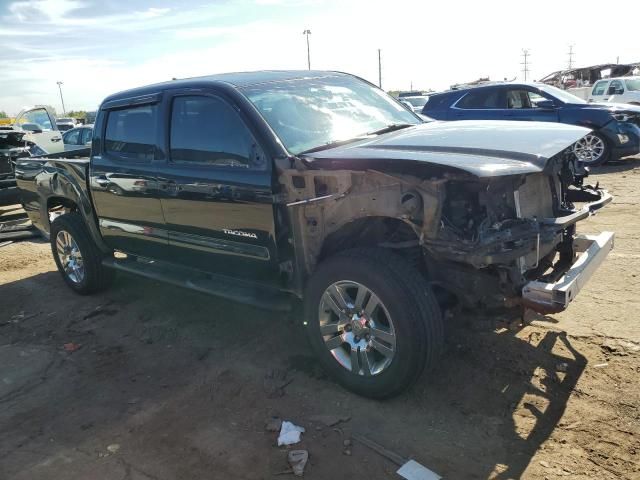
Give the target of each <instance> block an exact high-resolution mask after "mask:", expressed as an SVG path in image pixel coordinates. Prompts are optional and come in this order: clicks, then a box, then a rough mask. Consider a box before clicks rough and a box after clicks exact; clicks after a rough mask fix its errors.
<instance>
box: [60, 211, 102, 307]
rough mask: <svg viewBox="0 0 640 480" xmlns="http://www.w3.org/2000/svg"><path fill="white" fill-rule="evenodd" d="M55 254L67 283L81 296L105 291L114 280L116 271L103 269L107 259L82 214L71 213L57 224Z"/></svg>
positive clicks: (65, 215)
mask: <svg viewBox="0 0 640 480" xmlns="http://www.w3.org/2000/svg"><path fill="white" fill-rule="evenodd" d="M51 251H52V253H53V258H54V259H55V262H56V265H57V266H58V271H59V272H60V274H61V275H62V278H63V279H64V281H65V282H66V283H67V285H69V286H70V287H71V288H72V289H73V290H74V291H75V292H77V293H79V294H81V295H87V294H89V293H94V292H97V291H100V290H103V289H104V288H106V287H107V286H108V285H109V284H110V282H111V280H112V278H113V271H112V270H110V269H108V268H105V267H104V266H103V265H102V260H103V259H104V257H105V255H104V254H103V253H102V252H101V251H100V250H99V249H98V247H97V246H96V245H95V243H94V242H93V240H92V238H91V235H90V233H89V231H88V229H87V227H86V226H85V224H84V221H83V220H82V217H81V216H80V214H78V213H67V214H64V215H61V216H59V217H57V218H56V219H55V220H54V221H53V223H52V224H51Z"/></svg>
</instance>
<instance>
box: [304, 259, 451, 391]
mask: <svg viewBox="0 0 640 480" xmlns="http://www.w3.org/2000/svg"><path fill="white" fill-rule="evenodd" d="M304 307H305V319H306V324H307V334H308V337H309V341H310V343H311V346H312V348H313V350H314V352H315V353H316V355H317V357H318V359H319V360H320V363H321V364H322V366H323V367H324V368H325V369H326V370H327V371H328V373H329V374H330V375H332V376H333V378H335V379H336V380H337V381H338V382H339V383H340V384H342V385H343V386H344V387H345V388H347V389H349V390H352V391H353V392H355V393H357V394H359V395H363V396H366V397H371V398H388V397H392V396H394V395H397V394H399V393H401V392H402V391H403V390H405V389H406V388H408V387H409V386H411V385H412V384H413V383H414V382H415V381H416V380H417V379H418V377H419V376H420V374H421V373H422V371H423V370H424V368H425V366H427V367H431V366H433V364H434V363H435V361H436V359H437V358H438V357H439V355H440V352H441V350H442V346H443V342H444V338H443V325H442V316H441V312H440V308H439V307H438V303H437V301H436V299H435V297H434V295H433V292H432V291H431V288H430V287H429V285H428V284H427V282H426V280H425V279H424V277H423V276H422V275H421V274H420V273H419V272H418V271H417V270H416V269H414V268H413V267H412V266H411V265H410V264H409V262H407V261H406V260H405V259H404V258H402V257H400V256H399V255H397V254H395V253H393V252H389V251H388V250H384V249H380V248H372V249H361V250H349V251H346V252H343V253H339V254H337V255H335V256H333V257H331V258H329V259H328V260H326V261H324V262H323V263H321V264H320V265H319V266H318V268H317V270H316V272H315V273H314V274H313V275H312V276H311V278H310V279H309V282H308V285H307V288H306V294H305V299H304Z"/></svg>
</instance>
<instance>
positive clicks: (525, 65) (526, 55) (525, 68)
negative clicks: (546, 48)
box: [520, 48, 531, 82]
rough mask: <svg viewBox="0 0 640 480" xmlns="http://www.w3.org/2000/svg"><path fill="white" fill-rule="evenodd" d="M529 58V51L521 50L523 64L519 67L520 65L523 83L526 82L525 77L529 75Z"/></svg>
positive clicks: (526, 49)
mask: <svg viewBox="0 0 640 480" xmlns="http://www.w3.org/2000/svg"><path fill="white" fill-rule="evenodd" d="M530 56H531V54H530V53H529V49H528V48H523V49H522V58H523V59H524V61H523V62H521V63H520V65H522V73H524V81H525V82H526V81H527V76H528V75H529V65H531V63H529V57H530Z"/></svg>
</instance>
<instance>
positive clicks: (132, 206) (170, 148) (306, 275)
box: [16, 71, 613, 398]
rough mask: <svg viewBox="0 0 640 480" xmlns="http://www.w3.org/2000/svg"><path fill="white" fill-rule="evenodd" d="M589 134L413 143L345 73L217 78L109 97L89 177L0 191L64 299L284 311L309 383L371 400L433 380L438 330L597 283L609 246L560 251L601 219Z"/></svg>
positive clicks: (396, 117) (607, 237) (79, 169)
mask: <svg viewBox="0 0 640 480" xmlns="http://www.w3.org/2000/svg"><path fill="white" fill-rule="evenodd" d="M588 133H589V130H588V129H585V128H582V127H576V126H569V125H558V124H549V123H535V122H527V123H523V122H491V121H468V122H465V121H462V122H451V123H446V122H430V123H425V122H424V121H423V119H421V117H419V116H417V115H416V114H414V113H412V112H410V111H408V110H407V109H406V108H404V107H403V106H402V105H401V104H400V103H398V102H397V101H396V100H394V99H393V98H391V97H390V96H388V95H387V94H386V93H384V92H382V91H381V90H379V89H378V88H376V87H375V86H374V85H372V84H370V83H368V82H366V81H364V80H362V79H359V78H356V77H353V76H351V75H347V74H344V73H337V72H320V71H304V72H274V71H269V72H255V73H238V74H222V75H215V76H209V77H202V78H194V79H186V80H175V81H171V82H168V83H162V84H158V85H152V86H147V87H143V88H139V89H135V90H129V91H126V92H122V93H118V94H115V95H112V96H110V97H108V98H107V99H106V100H105V101H104V102H103V103H102V105H101V107H100V110H99V112H98V115H97V119H96V123H95V129H94V137H93V142H92V145H91V149H92V153H91V156H90V158H86V159H80V160H65V159H58V160H52V159H46V158H42V159H38V158H25V159H21V160H20V161H19V162H18V164H17V166H16V177H17V181H18V186H19V188H20V190H21V194H22V201H23V205H24V208H25V209H26V210H27V212H28V214H29V216H30V218H31V220H32V221H33V223H34V224H35V225H36V226H37V227H38V228H39V229H41V230H42V231H43V232H44V233H45V234H46V235H49V236H50V239H51V248H52V252H53V256H54V258H55V261H56V264H57V265H58V268H59V270H60V272H61V274H62V277H63V278H64V280H65V282H66V283H67V284H68V285H69V286H70V287H71V288H72V289H73V290H75V291H76V292H78V293H80V294H88V293H92V292H95V291H97V290H100V289H102V288H105V287H106V286H107V285H108V284H109V282H111V281H112V278H113V271H114V270H120V271H124V272H130V273H134V274H139V275H142V276H145V277H149V278H153V279H161V280H164V281H167V282H172V283H173V284H176V285H181V286H184V287H187V288H191V289H195V290H199V291H202V292H207V293H212V294H215V295H220V296H224V297H227V298H231V299H235V300H237V301H241V302H249V303H252V304H255V305H259V306H263V307H268V308H274V309H281V310H293V311H294V312H296V311H298V309H297V308H294V307H295V306H296V305H302V306H303V313H300V314H299V315H300V322H301V323H302V324H303V325H305V327H306V329H307V331H308V336H309V340H310V343H311V345H312V346H313V348H314V349H315V351H316V353H317V355H318V357H319V359H320V361H321V362H322V364H323V365H324V366H325V368H326V369H327V370H328V371H329V372H330V373H331V374H332V375H333V376H334V377H335V378H336V379H337V380H338V381H339V382H340V383H342V384H343V385H345V386H346V387H347V388H349V389H351V390H353V391H355V392H357V393H359V394H362V395H366V396H370V397H375V398H382V397H389V396H392V395H395V394H397V393H399V392H400V391H402V390H403V389H405V388H406V387H407V386H409V385H410V384H411V383H412V382H414V381H415V380H416V379H417V378H418V376H419V375H420V373H421V372H422V371H423V369H424V367H425V366H428V367H429V366H432V365H433V364H434V363H435V362H436V360H437V357H438V354H439V352H440V350H441V348H442V344H443V335H444V334H443V331H444V324H443V318H445V317H443V311H445V310H447V311H451V312H464V311H471V312H473V314H474V316H478V317H479V316H480V314H481V313H482V312H485V313H486V312H490V313H491V314H492V315H501V316H506V317H509V318H521V316H522V314H523V311H524V310H525V309H527V308H529V309H533V310H536V311H539V312H557V311H560V310H563V309H564V308H566V307H567V306H568V304H569V302H570V301H572V300H573V298H574V297H575V295H576V294H577V293H578V291H579V290H580V289H581V287H582V286H583V285H584V284H585V282H586V281H587V279H588V278H589V277H590V276H591V274H592V273H593V272H594V270H595V269H597V268H598V266H599V264H600V263H601V262H602V261H603V260H604V258H605V257H606V255H607V253H608V252H609V250H610V249H611V248H612V245H613V234H612V233H608V232H605V233H601V234H598V235H577V234H576V223H577V222H578V221H580V220H582V219H584V218H586V217H588V216H589V215H590V214H592V213H593V212H594V211H595V210H597V209H598V208H600V207H602V206H603V205H605V204H606V203H608V202H609V201H610V200H611V196H610V195H609V194H607V193H606V192H605V191H603V190H601V189H599V188H598V187H597V186H596V187H592V186H588V185H586V184H585V183H584V179H585V177H586V175H587V170H586V169H585V168H583V167H582V166H581V164H580V162H579V161H578V160H577V159H576V158H575V156H574V155H573V153H572V150H571V148H570V147H571V146H572V145H573V144H574V142H576V141H578V140H580V139H581V138H583V137H584V136H585V135H586V134H588ZM296 314H297V313H296ZM212 315H215V314H212ZM448 317H450V315H447V316H446V318H448Z"/></svg>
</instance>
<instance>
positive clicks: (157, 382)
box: [0, 158, 640, 480]
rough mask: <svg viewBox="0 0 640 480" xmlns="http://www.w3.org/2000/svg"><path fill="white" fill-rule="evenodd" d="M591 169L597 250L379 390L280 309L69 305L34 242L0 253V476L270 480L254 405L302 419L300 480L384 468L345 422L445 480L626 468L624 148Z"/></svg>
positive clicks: (278, 457)
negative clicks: (526, 302)
mask: <svg viewBox="0 0 640 480" xmlns="http://www.w3.org/2000/svg"><path fill="white" fill-rule="evenodd" d="M592 179H593V180H594V181H595V180H598V181H600V183H601V184H602V185H605V186H606V187H607V188H609V189H610V190H611V191H612V192H613V194H614V195H615V196H616V198H615V201H614V203H613V204H612V205H610V206H608V207H607V208H605V209H604V210H603V211H602V212H601V213H600V214H598V215H596V216H595V217H592V218H591V219H589V220H588V221H585V222H582V224H581V226H580V228H581V231H582V232H598V231H602V230H614V231H615V232H616V235H617V237H616V247H615V250H614V251H613V252H612V253H611V254H610V255H609V257H608V259H607V260H606V262H605V264H604V265H603V266H602V268H601V269H600V270H599V271H598V272H597V274H596V275H595V276H594V277H593V278H592V279H591V281H590V283H589V285H588V286H587V288H586V289H584V290H583V291H582V292H581V294H580V295H579V296H578V298H577V300H576V301H575V302H574V304H573V305H572V306H571V308H570V309H569V310H568V311H566V312H564V313H562V314H560V315H554V316H549V317H545V318H542V317H540V318H539V319H538V320H536V321H535V322H534V323H533V324H532V325H529V326H527V327H525V328H524V329H522V330H520V331H518V332H511V331H498V332H484V333H482V332H466V333H465V332H461V331H456V332H454V334H453V335H452V336H451V338H450V339H449V341H448V346H447V351H446V353H445V355H444V358H443V359H442V363H441V366H440V367H439V368H438V369H437V370H436V371H435V372H433V373H432V374H431V375H430V376H428V377H427V376H425V377H424V378H422V379H421V380H420V381H419V383H418V385H417V386H416V387H415V388H413V389H411V390H410V391H409V392H407V393H405V394H404V395H402V396H400V397H399V398H396V399H393V400H391V401H385V402H376V401H371V400H366V399H363V398H359V397H356V396H355V395H352V394H350V393H349V392H347V391H345V390H343V389H342V388H341V387H339V386H337V385H335V384H334V383H332V382H331V381H330V380H329V379H328V378H326V377H325V376H324V375H323V374H322V372H321V371H320V369H319V367H318V365H317V364H316V363H315V361H314V359H313V357H312V356H311V353H310V351H309V349H308V348H307V344H306V341H305V339H304V337H303V332H302V331H301V330H300V328H299V327H297V326H296V325H294V324H293V323H292V322H291V320H289V319H286V318H283V317H281V316H279V315H275V314H272V313H269V312H265V311H262V310H258V309H254V308H250V307H246V306H243V305H238V304H234V303H230V302H226V301H222V300H217V299H214V298H210V297H207V296H204V295H200V294H197V293H194V292H190V291H186V290H182V289H178V288H175V287H172V286H167V285H163V284H159V283H153V282H149V281H147V280H142V279H137V278H134V277H129V276H125V275H119V276H118V277H117V279H116V284H115V286H114V288H112V289H111V290H109V291H107V292H105V293H103V294H100V295H95V296H90V297H81V296H78V295H75V294H74V293H72V292H71V291H70V290H69V289H68V288H66V286H65V285H64V284H63V282H62V280H61V278H60V276H59V274H58V273H57V272H56V271H55V266H54V263H53V260H52V258H51V255H50V251H49V245H48V244H47V243H44V242H42V241H33V240H31V241H25V242H16V243H14V244H11V245H8V246H4V247H0V479H15V480H18V479H29V480H37V479H65V480H72V479H104V480H110V479H114V480H143V479H153V480H170V479H171V480H173V479H205V478H207V479H211V478H215V479H271V478H281V477H277V476H276V475H277V474H278V473H280V472H283V471H285V470H286V469H287V463H286V452H287V450H286V448H285V447H280V448H279V447H277V446H276V444H275V442H276V434H275V433H271V432H267V431H265V421H266V420H267V419H269V418H270V417H272V416H278V417H280V418H283V419H287V420H291V421H293V422H294V423H296V424H297V425H302V426H304V427H306V429H307V431H306V433H305V434H303V440H302V442H301V443H300V444H299V445H298V446H297V447H296V448H298V447H299V448H305V449H308V450H309V452H310V461H309V465H308V466H307V469H306V471H305V477H307V478H310V479H341V478H368V479H372V480H373V479H384V478H399V477H397V476H396V474H395V473H394V472H395V470H396V469H397V467H396V466H395V465H394V464H393V463H391V462H389V461H388V460H386V459H384V458H382V457H381V456H380V455H379V454H377V453H375V452H373V451H371V450H369V449H368V448H367V447H365V446H363V445H361V444H359V443H357V442H354V443H353V445H351V446H349V447H348V448H345V446H344V444H343V440H345V439H347V440H348V439H349V438H350V436H351V433H354V434H360V435H364V436H366V437H368V438H370V439H372V440H375V441H376V442H378V443H380V444H382V445H384V446H385V447H386V448H388V449H390V450H392V451H394V452H397V453H398V454H400V455H402V456H404V457H411V458H414V459H415V460H417V461H418V462H420V463H422V464H423V465H425V466H427V467H428V468H430V469H431V470H433V471H435V472H437V473H438V474H440V475H442V476H443V477H444V478H446V479H517V478H526V479H541V480H542V479H549V480H550V479H555V478H560V477H567V478H572V479H586V478H589V479H599V480H600V479H640V386H639V384H638V377H639V374H640V321H639V317H638V312H639V311H640V297H639V294H640V278H639V277H638V275H640V222H639V221H638V215H639V210H638V208H639V203H640V158H637V159H627V160H625V161H623V162H621V163H618V164H616V165H610V166H607V167H605V168H603V169H601V170H600V171H599V172H598V174H596V175H593V177H592ZM65 344H66V345H67V346H66V348H65ZM78 347H79V348H78ZM74 349H75V350H74ZM314 415H338V416H343V417H345V418H347V417H348V418H350V419H349V420H348V421H345V422H342V423H340V424H338V425H336V426H335V427H326V426H323V425H322V424H320V423H318V422H317V421H314V419H313V416H314Z"/></svg>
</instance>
